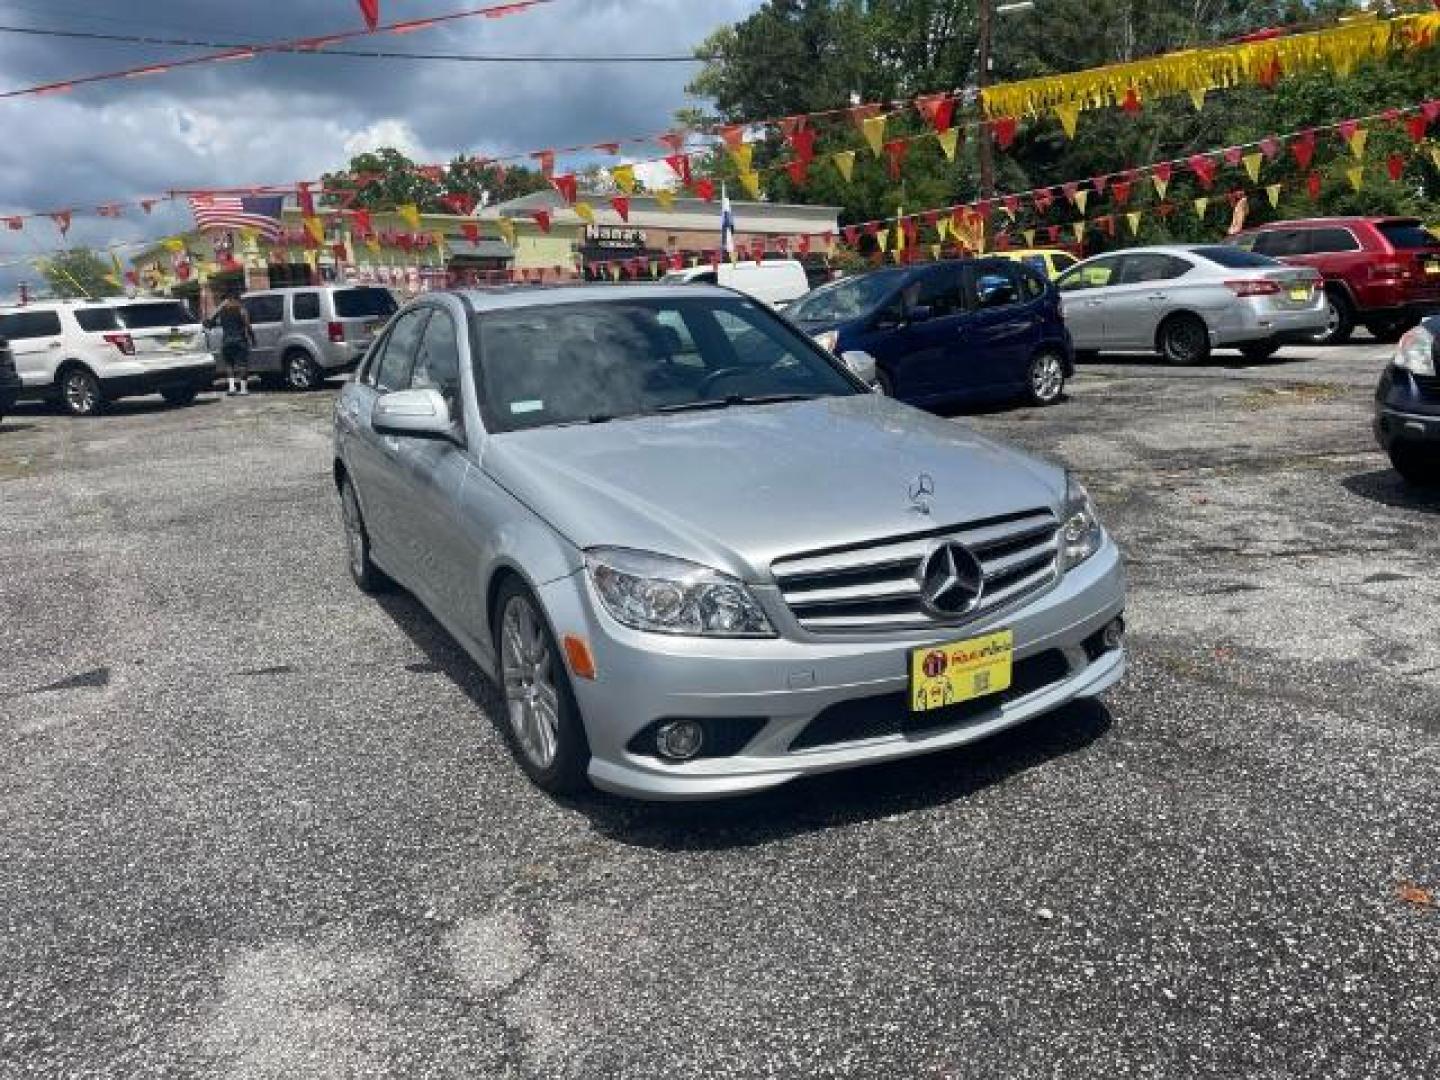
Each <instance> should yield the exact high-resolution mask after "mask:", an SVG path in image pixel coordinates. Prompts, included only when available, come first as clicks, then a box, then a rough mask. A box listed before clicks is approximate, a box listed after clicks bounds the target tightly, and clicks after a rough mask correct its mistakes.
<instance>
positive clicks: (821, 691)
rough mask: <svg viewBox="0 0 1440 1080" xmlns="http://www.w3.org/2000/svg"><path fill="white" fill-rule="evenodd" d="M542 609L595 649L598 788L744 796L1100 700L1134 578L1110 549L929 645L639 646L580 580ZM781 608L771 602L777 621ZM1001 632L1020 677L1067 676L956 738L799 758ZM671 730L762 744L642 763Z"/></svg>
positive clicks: (880, 639)
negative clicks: (846, 720) (647, 736)
mask: <svg viewBox="0 0 1440 1080" xmlns="http://www.w3.org/2000/svg"><path fill="white" fill-rule="evenodd" d="M760 591H761V590H757V593H758V592H760ZM540 598H541V601H542V602H543V604H544V605H545V608H546V610H547V612H548V614H549V616H550V619H551V623H552V626H553V627H554V630H555V633H556V635H557V636H558V637H563V636H564V635H566V634H575V635H577V636H580V637H583V638H585V639H586V640H587V641H588V642H589V644H590V646H591V650H592V652H593V654H594V657H595V663H596V668H597V677H596V678H595V679H594V680H586V679H578V678H575V679H572V682H573V684H574V688H575V696H576V700H577V702H578V704H579V706H580V711H581V714H582V716H583V717H584V721H585V730H586V734H587V736H588V738H589V741H590V751H591V755H592V757H591V762H590V779H591V781H592V782H593V783H594V784H595V785H596V786H597V787H600V788H603V789H605V790H608V791H613V792H617V793H620V794H624V795H630V796H636V797H640V798H647V799H706V798H715V797H719V796H729V795H740V794H744V793H747V792H755V791H762V790H764V789H767V788H772V787H775V786H777V785H780V784H783V783H786V782H787V781H790V780H794V779H796V778H797V777H801V776H805V775H810V774H815V773H823V772H830V771H833V770H836V769H844V768H850V767H852V766H857V765H865V764H870V763H875V762H882V761H892V760H895V759H897V758H903V757H910V756H913V755H917V754H924V753H930V752H933V751H937V750H944V749H947V748H949V747H954V746H961V745H963V744H965V743H969V742H974V741H975V740H977V739H981V738H984V737H985V736H987V735H991V734H993V733H995V732H997V731H1000V730H1003V729H1004V728H1008V727H1011V726H1013V725H1015V724H1018V723H1021V722H1022V721H1025V720H1028V719H1030V718H1031V717H1034V716H1038V715H1040V714H1042V713H1045V712H1049V711H1051V710H1053V709H1056V708H1058V707H1060V706H1061V705H1064V704H1066V703H1067V702H1069V701H1072V700H1074V699H1076V698H1082V697H1093V696H1095V695H1097V694H1099V693H1100V692H1101V691H1103V690H1105V689H1106V688H1107V687H1109V686H1110V685H1112V684H1113V683H1114V682H1115V681H1116V680H1117V679H1119V678H1120V676H1121V674H1122V673H1123V672H1124V669H1125V654H1124V651H1123V649H1119V648H1117V649H1112V650H1110V651H1107V652H1103V653H1100V654H1098V655H1096V654H1094V653H1093V652H1091V651H1087V647H1086V643H1087V641H1093V639H1094V638H1095V636H1096V635H1097V634H1098V633H1099V632H1100V631H1101V630H1102V629H1103V628H1104V627H1105V625H1106V624H1107V623H1109V622H1110V621H1112V620H1113V619H1115V618H1117V617H1118V616H1120V614H1121V613H1122V611H1123V610H1124V605H1125V573H1124V568H1123V566H1122V564H1121V560H1120V553H1119V550H1118V549H1117V548H1116V547H1115V545H1114V543H1113V542H1112V541H1110V540H1109V538H1108V537H1107V539H1106V541H1105V543H1104V546H1103V547H1102V548H1101V549H1100V551H1098V552H1097V553H1096V554H1095V555H1094V556H1092V557H1091V558H1090V559H1088V560H1086V562H1084V563H1082V564H1081V565H1080V566H1078V567H1076V568H1074V569H1073V570H1071V571H1070V572H1069V573H1068V574H1066V575H1065V576H1064V577H1062V578H1061V579H1060V580H1059V581H1058V582H1057V583H1055V584H1054V585H1053V586H1051V587H1050V588H1049V589H1048V590H1046V591H1045V592H1043V593H1041V594H1040V595H1038V596H1036V597H1034V598H1032V599H1030V600H1029V601H1028V602H1025V603H1023V604H1022V605H1021V606H1019V607H1018V608H1014V609H1011V610H1009V611H1008V612H1001V613H1000V614H998V615H997V616H995V617H991V618H987V619H983V620H977V621H975V622H973V623H968V624H966V625H964V626H961V627H950V628H938V629H937V630H935V631H933V632H927V633H918V634H917V633H907V634H884V635H878V634H877V635H875V636H870V637H865V638H856V637H853V636H850V637H844V638H837V637H834V636H832V637H830V638H828V639H826V640H808V641H802V640H796V639H792V638H790V637H782V638H770V639H763V640H722V639H705V638H682V637H669V636H666V635H660V634H647V633H641V632H638V631H633V630H630V629H628V628H626V627H623V626H620V625H619V624H617V623H616V622H615V621H614V620H613V619H611V618H610V617H609V615H608V614H606V613H605V612H603V611H602V610H599V608H598V604H597V603H596V602H595V601H594V598H593V595H592V593H591V591H590V587H589V583H588V579H587V577H586V575H585V573H584V571H583V570H582V571H579V572H577V573H575V574H572V575H570V576H569V577H565V578H561V579H559V580H558V581H553V582H550V583H549V584H548V585H546V586H544V587H542V588H541V590H540ZM770 600H771V598H770V597H768V596H767V597H763V598H762V599H761V602H762V603H763V604H765V606H766V607H767V608H768V607H770V606H771V603H770ZM998 629H1010V630H1012V631H1013V632H1014V635H1015V661H1016V665H1017V671H1018V668H1019V665H1020V664H1021V663H1023V662H1024V661H1026V660H1027V658H1039V657H1041V654H1054V655H1053V656H1048V657H1047V659H1050V660H1052V661H1054V662H1055V664H1056V665H1058V666H1057V667H1056V677H1054V678H1052V679H1051V680H1050V681H1047V682H1045V683H1044V685H1040V686H1038V687H1037V688H1035V689H1033V690H1032V691H1031V692H1028V693H1024V694H1021V695H1019V696H1014V695H1011V696H1009V697H1008V698H1006V699H1005V700H1001V699H1000V698H998V697H997V699H996V700H995V702H994V703H993V704H988V703H983V702H982V703H979V704H978V707H977V708H975V709H972V710H970V711H968V712H967V714H966V715H965V717H964V718H963V719H962V720H959V721H957V722H954V723H951V724H949V725H948V726H936V727H928V728H923V729H907V730H902V729H901V728H902V725H901V724H899V723H895V724H892V725H891V727H892V728H893V730H891V731H890V732H889V733H886V734H880V735H878V736H873V737H863V738H859V739H855V740H853V741H829V742H825V743H824V744H822V745H814V743H813V740H811V744H810V745H807V746H806V748H804V749H797V748H792V743H793V742H795V741H796V740H797V737H799V736H800V735H801V733H802V732H805V731H806V729H807V727H808V726H809V725H810V724H811V721H813V720H815V719H816V718H817V717H818V716H819V715H820V714H821V713H822V712H825V710H827V709H830V707H831V706H837V705H840V704H842V703H847V702H855V701H857V700H860V699H866V698H877V699H878V698H881V697H882V696H887V695H895V694H899V695H900V696H901V698H902V699H903V697H904V696H905V691H906V690H907V688H908V672H909V656H910V652H911V651H912V650H913V649H915V648H918V647H921V646H924V645H930V644H936V643H940V642H946V641H954V640H956V639H961V638H968V637H972V636H976V635H979V634H983V633H985V632H987V631H989V630H998ZM1059 656H1063V661H1064V662H1063V664H1061V663H1060V662H1059V660H1058V657H1059ZM901 705H902V708H901V710H900V711H901V713H902V714H904V709H903V701H902V702H901ZM662 718H688V719H698V720H702V721H705V722H707V724H713V725H716V729H717V730H723V728H724V726H725V724H726V723H727V721H728V722H733V723H734V724H735V725H736V726H741V727H743V730H745V731H746V732H747V733H748V732H749V731H752V730H753V731H754V734H753V735H748V738H747V741H744V744H743V745H741V746H739V748H738V749H737V750H736V752H734V753H728V754H725V755H724V756H715V757H698V758H695V759H693V760H691V761H686V762H678V763H677V762H668V761H665V760H663V759H661V758H659V757H657V756H653V755H651V754H647V753H643V752H636V751H635V750H632V749H631V747H630V744H631V741H632V739H634V738H635V737H636V736H637V735H639V734H640V733H642V732H644V731H645V730H646V729H647V728H649V727H650V726H651V725H652V724H653V723H654V722H655V721H657V720H659V719H662ZM895 720H897V721H898V720H900V717H895ZM757 729H758V730H757Z"/></svg>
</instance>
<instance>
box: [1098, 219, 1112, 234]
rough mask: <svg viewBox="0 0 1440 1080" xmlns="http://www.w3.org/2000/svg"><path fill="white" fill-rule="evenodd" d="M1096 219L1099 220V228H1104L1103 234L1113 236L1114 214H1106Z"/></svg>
mask: <svg viewBox="0 0 1440 1080" xmlns="http://www.w3.org/2000/svg"><path fill="white" fill-rule="evenodd" d="M1098 220H1099V224H1100V228H1102V229H1103V230H1105V235H1106V236H1114V235H1115V215H1114V214H1106V215H1105V216H1104V217H1102V218H1100V219H1098Z"/></svg>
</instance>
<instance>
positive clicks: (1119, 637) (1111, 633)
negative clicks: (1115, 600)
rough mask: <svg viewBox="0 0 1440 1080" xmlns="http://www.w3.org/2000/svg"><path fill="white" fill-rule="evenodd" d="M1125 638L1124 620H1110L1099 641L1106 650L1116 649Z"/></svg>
mask: <svg viewBox="0 0 1440 1080" xmlns="http://www.w3.org/2000/svg"><path fill="white" fill-rule="evenodd" d="M1124 638H1125V620H1124V619H1112V620H1111V621H1110V622H1109V623H1107V624H1106V626H1105V630H1104V632H1103V633H1102V634H1101V637H1100V640H1101V641H1102V642H1104V643H1105V648H1106V650H1107V651H1108V650H1110V649H1118V648H1119V647H1120V642H1121V641H1123V640H1124Z"/></svg>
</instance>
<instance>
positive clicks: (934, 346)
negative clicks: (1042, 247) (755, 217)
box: [785, 259, 1075, 405]
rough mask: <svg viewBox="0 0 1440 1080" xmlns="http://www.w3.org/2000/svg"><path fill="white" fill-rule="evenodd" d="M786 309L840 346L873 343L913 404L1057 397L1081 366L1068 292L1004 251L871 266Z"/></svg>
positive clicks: (888, 384) (860, 348) (881, 367)
mask: <svg viewBox="0 0 1440 1080" xmlns="http://www.w3.org/2000/svg"><path fill="white" fill-rule="evenodd" d="M785 314H786V316H787V317H788V318H789V319H790V321H791V322H793V323H794V324H795V325H796V326H798V327H799V328H800V329H801V330H803V331H805V332H806V333H807V334H809V335H811V336H812V337H813V338H815V339H816V340H817V341H818V342H820V344H821V345H823V346H825V347H826V348H827V349H830V350H831V351H832V352H835V353H838V354H842V355H843V354H844V353H847V352H863V353H868V354H869V355H870V356H871V357H873V358H874V360H875V367H876V377H877V381H878V383H879V386H880V389H881V390H882V391H883V392H884V393H886V394H888V395H889V396H891V397H895V398H899V399H900V400H901V401H905V402H908V403H910V404H912V405H940V404H950V403H967V404H970V403H982V402H987V401H1001V400H1005V399H1009V398H1014V397H1017V396H1021V395H1024V396H1025V397H1028V398H1029V400H1030V401H1031V402H1033V403H1035V404H1037V405H1049V404H1051V403H1053V402H1055V401H1058V400H1059V399H1060V397H1061V395H1062V393H1063V392H1064V388H1065V380H1066V379H1068V378H1070V377H1071V376H1073V375H1074V373H1075V354H1074V349H1073V348H1072V346H1071V342H1070V333H1069V331H1068V330H1066V328H1065V321H1064V319H1063V318H1062V317H1061V313H1060V294H1059V293H1058V292H1056V291H1055V286H1054V285H1053V284H1051V283H1050V282H1049V281H1048V280H1046V279H1045V278H1044V277H1043V276H1042V275H1040V274H1038V273H1036V272H1035V271H1034V270H1032V269H1030V268H1029V267H1027V266H1023V265H1021V264H1018V263H1015V262H1011V261H1008V260H1004V259H973V260H967V259H952V260H944V261H940V262H933V263H927V264H924V265H920V266H911V267H889V268H886V269H881V270H873V271H871V272H869V273H866V274H859V275H856V276H855V277H850V278H846V279H844V280H842V281H837V282H835V283H834V284H831V285H827V286H824V287H822V288H819V289H816V290H815V291H814V292H811V293H809V294H807V295H806V296H804V297H802V298H801V299H800V300H797V301H796V302H795V304H794V305H792V306H791V307H790V308H789V309H788V310H787V311H786V313H785Z"/></svg>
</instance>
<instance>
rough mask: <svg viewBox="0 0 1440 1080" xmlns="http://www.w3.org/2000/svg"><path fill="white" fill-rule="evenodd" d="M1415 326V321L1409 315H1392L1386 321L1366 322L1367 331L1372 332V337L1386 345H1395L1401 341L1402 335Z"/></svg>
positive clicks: (1371, 320)
mask: <svg viewBox="0 0 1440 1080" xmlns="http://www.w3.org/2000/svg"><path fill="white" fill-rule="evenodd" d="M1414 325H1415V320H1414V319H1412V318H1410V316H1408V315H1391V316H1389V317H1388V318H1384V319H1367V320H1366V321H1365V329H1366V330H1369V331H1370V336H1371V337H1373V338H1374V339H1375V340H1376V341H1379V342H1382V343H1383V344H1386V345H1393V344H1395V342H1397V341H1399V340H1400V335H1401V334H1403V333H1405V331H1406V330H1409V329H1410V327H1412V326H1414Z"/></svg>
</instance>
